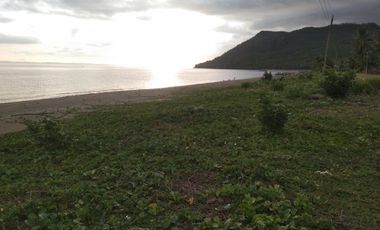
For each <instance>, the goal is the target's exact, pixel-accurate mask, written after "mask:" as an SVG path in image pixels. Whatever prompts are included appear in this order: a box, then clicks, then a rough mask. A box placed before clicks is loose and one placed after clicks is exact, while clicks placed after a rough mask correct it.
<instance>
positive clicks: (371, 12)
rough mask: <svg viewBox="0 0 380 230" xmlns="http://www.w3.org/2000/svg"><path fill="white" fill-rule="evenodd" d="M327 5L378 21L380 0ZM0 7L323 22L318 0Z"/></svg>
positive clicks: (82, 1) (84, 14)
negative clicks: (163, 11)
mask: <svg viewBox="0 0 380 230" xmlns="http://www.w3.org/2000/svg"><path fill="white" fill-rule="evenodd" d="M327 2H329V3H330V5H331V8H330V7H327V8H328V9H330V11H331V13H333V14H335V15H336V16H337V20H338V21H340V22H377V23H379V22H380V18H379V17H380V16H379V15H380V14H379V13H378V11H379V9H380V1H379V0H361V1H360V2H359V1H357V0H334V1H333V0H329V1H327ZM0 8H3V9H7V10H24V11H31V12H36V13H55V14H64V15H69V16H73V17H80V18H102V19H109V18H111V17H112V16H114V15H115V14H118V13H128V12H142V11H147V10H150V9H155V8H181V9H186V10H191V11H196V12H201V13H204V14H208V15H214V16H215V15H216V16H221V17H223V18H225V19H227V20H236V21H241V22H245V23H246V24H247V25H248V26H247V28H251V27H252V26H254V27H256V28H255V29H256V30H258V29H268V28H272V27H279V28H280V27H281V28H284V29H287V28H290V27H291V28H293V27H300V26H304V25H315V24H324V23H325V22H326V20H325V18H324V17H323V15H322V14H323V13H322V9H321V6H320V4H319V1H317V0H313V1H311V0H309V1H302V0H207V1H205V0H186V1H183V0H117V1H116V0H115V1H111V0H2V3H0ZM139 19H141V20H149V19H150V18H149V16H146V17H139ZM0 20H1V19H0Z"/></svg>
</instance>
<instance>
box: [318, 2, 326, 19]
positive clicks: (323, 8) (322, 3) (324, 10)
mask: <svg viewBox="0 0 380 230" xmlns="http://www.w3.org/2000/svg"><path fill="white" fill-rule="evenodd" d="M318 1H319V5H320V6H321V10H322V14H323V17H324V18H325V19H327V18H328V13H327V12H326V9H325V6H324V1H323V0H318Z"/></svg>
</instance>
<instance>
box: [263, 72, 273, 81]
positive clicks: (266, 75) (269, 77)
mask: <svg viewBox="0 0 380 230" xmlns="http://www.w3.org/2000/svg"><path fill="white" fill-rule="evenodd" d="M272 78H273V75H272V72H268V71H265V72H264V74H263V77H262V79H263V80H264V81H270V80H272Z"/></svg>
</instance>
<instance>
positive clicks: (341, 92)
mask: <svg viewBox="0 0 380 230" xmlns="http://www.w3.org/2000/svg"><path fill="white" fill-rule="evenodd" d="M354 78H355V74H354V73H352V72H345V73H337V72H336V71H329V72H328V73H327V76H326V77H325V79H324V81H323V82H322V83H321V86H322V88H323V89H324V90H325V92H326V94H327V95H328V96H330V97H332V98H344V97H346V96H347V94H348V92H349V90H350V88H351V86H352V81H353V80H354Z"/></svg>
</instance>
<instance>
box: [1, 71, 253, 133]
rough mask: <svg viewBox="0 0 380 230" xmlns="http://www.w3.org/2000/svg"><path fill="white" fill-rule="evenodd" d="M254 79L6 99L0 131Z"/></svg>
mask: <svg viewBox="0 0 380 230" xmlns="http://www.w3.org/2000/svg"><path fill="white" fill-rule="evenodd" d="M252 80H255V79H249V80H233V81H222V82H215V83H206V84H198V85H189V86H179V87H171V88H162V89H145V90H130V91H120V92H107V93H96V94H86V95H78V96H67V97H61V98H52V99H42V100H34V101H23V102H13V103H4V104H0V135H1V134H6V133H11V132H17V131H21V130H23V129H25V125H24V123H25V121H35V120H39V119H41V118H43V117H44V116H52V117H56V118H60V119H63V118H70V117H73V116H75V114H77V113H81V112H87V111H91V110H94V109H95V108H96V107H97V106H104V105H117V104H125V103H139V102H146V101H156V100H168V99H170V98H173V97H174V96H175V95H179V94H186V93H191V92H193V91H195V90H202V89H208V88H211V87H227V86H233V85H240V84H241V83H242V82H245V81H252ZM256 80H257V79H256Z"/></svg>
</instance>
